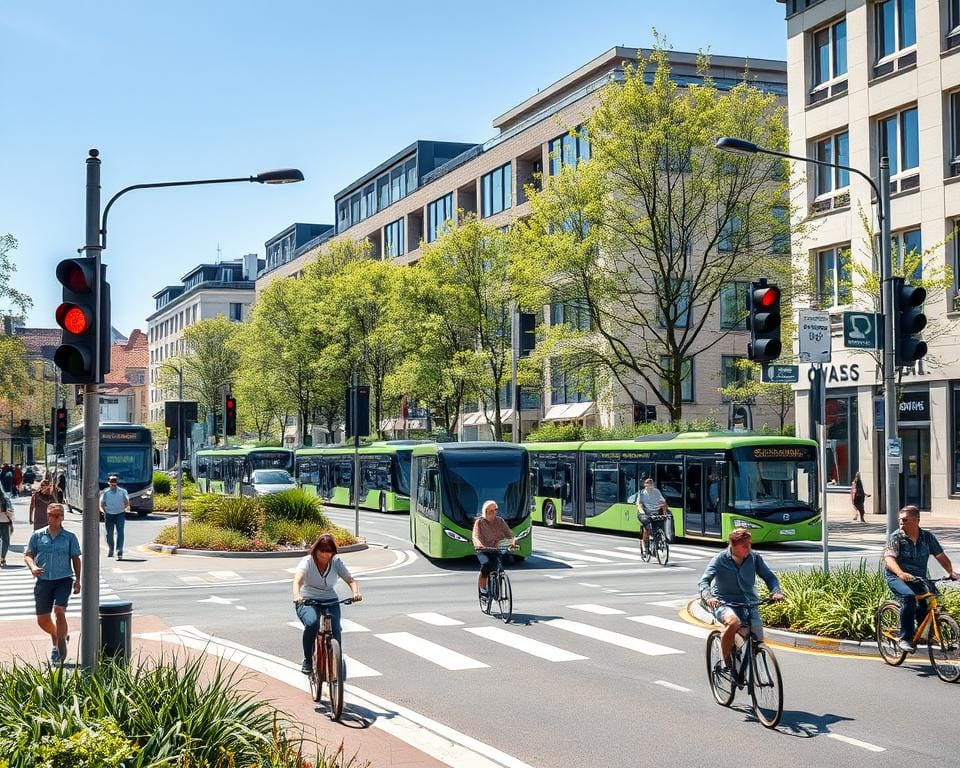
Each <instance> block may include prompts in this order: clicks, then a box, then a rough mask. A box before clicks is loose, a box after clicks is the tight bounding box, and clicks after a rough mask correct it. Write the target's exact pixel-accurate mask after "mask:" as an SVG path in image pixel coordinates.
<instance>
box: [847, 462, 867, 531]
mask: <svg viewBox="0 0 960 768" xmlns="http://www.w3.org/2000/svg"><path fill="white" fill-rule="evenodd" d="M869 495H870V494H869V493H864V491H863V481H862V480H861V479H860V473H859V472H857V473H856V474H855V475H854V476H853V482H852V483H850V501H851V502H852V503H853V519H854V521H856V520H857V519H858V517H857V516H858V515H859V520H860V522H861V523H865V522H867V521H866V520H865V519H864V517H863V515H864V512H865V510H864V508H863V500H864V499H865V498H866V497H867V496H869Z"/></svg>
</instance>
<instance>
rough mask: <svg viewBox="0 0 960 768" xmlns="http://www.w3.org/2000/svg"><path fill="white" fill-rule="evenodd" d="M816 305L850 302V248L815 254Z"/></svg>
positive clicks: (831, 249) (830, 249) (841, 247)
mask: <svg viewBox="0 0 960 768" xmlns="http://www.w3.org/2000/svg"><path fill="white" fill-rule="evenodd" d="M816 270H817V303H818V304H819V306H821V307H835V306H841V305H844V304H849V303H850V300H851V271H850V246H849V245H846V246H838V247H836V248H828V249H826V250H823V251H818V252H817V254H816Z"/></svg>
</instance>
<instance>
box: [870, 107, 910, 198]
mask: <svg viewBox="0 0 960 768" xmlns="http://www.w3.org/2000/svg"><path fill="white" fill-rule="evenodd" d="M878 127H879V131H880V137H879V138H880V144H879V147H880V153H879V157H884V156H886V157H888V158H890V177H891V178H895V177H896V176H901V175H905V174H908V173H910V172H911V171H913V170H914V169H915V168H917V167H918V166H919V165H920V129H919V126H918V125H917V108H916V107H911V108H910V109H905V110H903V111H902V112H898V113H897V114H895V115H890V116H889V117H885V118H882V119H881V120H880V121H879V122H878ZM891 191H893V189H891Z"/></svg>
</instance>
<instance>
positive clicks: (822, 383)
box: [817, 363, 830, 573]
mask: <svg viewBox="0 0 960 768" xmlns="http://www.w3.org/2000/svg"><path fill="white" fill-rule="evenodd" d="M819 369H820V375H819V376H818V379H819V381H818V382H817V387H818V389H819V390H820V413H819V414H818V417H819V419H820V468H821V472H820V543H821V547H822V549H823V572H824V573H829V572H830V546H829V543H828V534H827V529H828V528H829V526H828V525H827V376H826V373H825V372H824V368H823V363H820V365H819Z"/></svg>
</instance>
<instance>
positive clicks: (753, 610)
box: [699, 528, 783, 670]
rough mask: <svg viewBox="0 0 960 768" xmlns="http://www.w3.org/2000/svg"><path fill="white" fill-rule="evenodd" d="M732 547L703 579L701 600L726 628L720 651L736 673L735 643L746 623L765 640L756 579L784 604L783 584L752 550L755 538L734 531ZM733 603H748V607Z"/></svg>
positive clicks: (744, 531) (743, 531)
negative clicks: (781, 588) (781, 589)
mask: <svg viewBox="0 0 960 768" xmlns="http://www.w3.org/2000/svg"><path fill="white" fill-rule="evenodd" d="M727 541H729V543H730V546H729V547H728V548H727V549H725V550H724V551H723V552H720V553H719V554H717V555H715V556H714V558H713V559H712V560H711V561H710V564H709V565H707V569H706V570H705V571H704V572H703V576H701V577H700V584H699V589H700V597H701V598H702V599H703V600H704V601H705V602H706V604H707V605H708V606H709V607H710V609H711V610H712V611H713V615H714V617H715V618H716V619H717V621H719V622H720V623H721V624H722V625H723V632H722V633H721V635H720V650H721V652H722V653H723V663H724V665H725V666H726V668H727V669H728V670H731V669H733V660H732V658H733V657H732V654H733V641H734V638H735V637H736V635H737V632H739V631H740V628H741V627H742V626H743V624H744V623H748V624H749V625H750V626H751V628H752V631H753V635H754V637H756V638H757V640H762V639H763V621H762V619H761V618H760V610H759V608H758V607H757V605H756V603H759V601H760V598H759V597H758V596H757V592H756V584H757V576H759V577H760V578H761V579H763V581H764V583H765V584H766V585H767V588H768V589H769V590H770V599H771V600H774V601H780V600H783V593H782V592H781V591H780V582H779V581H778V580H777V577H776V575H775V574H774V572H773V571H771V570H770V568H769V566H768V565H767V564H766V563H765V562H763V558H762V557H760V555H758V554H757V553H756V552H754V551H753V550H752V547H753V537H752V536H751V535H750V531H749V530H748V529H747V528H735V529H734V530H732V531H731V532H730V535H729V536H728V537H727ZM730 603H734V604H739V603H749V605H748V606H745V607H741V606H740V605H730Z"/></svg>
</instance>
